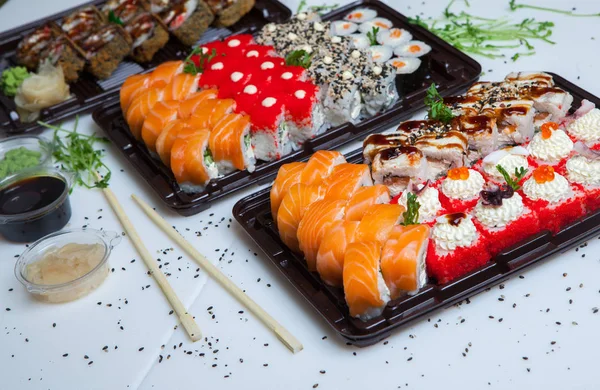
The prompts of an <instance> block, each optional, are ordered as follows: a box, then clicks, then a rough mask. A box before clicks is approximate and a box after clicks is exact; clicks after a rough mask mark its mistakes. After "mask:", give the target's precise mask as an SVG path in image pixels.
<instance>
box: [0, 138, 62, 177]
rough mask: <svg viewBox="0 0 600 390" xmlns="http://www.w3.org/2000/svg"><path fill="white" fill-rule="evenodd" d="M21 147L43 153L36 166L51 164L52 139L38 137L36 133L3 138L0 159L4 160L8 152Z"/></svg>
mask: <svg viewBox="0 0 600 390" xmlns="http://www.w3.org/2000/svg"><path fill="white" fill-rule="evenodd" d="M20 147H24V148H26V149H29V150H33V151H35V152H40V153H41V156H40V163H39V164H38V165H36V167H39V166H45V165H50V164H51V163H52V147H51V144H50V141H48V140H47V139H46V138H44V137H38V136H35V135H23V136H17V137H10V138H6V139H3V140H1V141H0V161H1V160H4V156H5V155H6V153H7V152H10V151H11V150H13V149H17V148H20ZM30 168H34V167H30ZM15 173H17V172H15Z"/></svg>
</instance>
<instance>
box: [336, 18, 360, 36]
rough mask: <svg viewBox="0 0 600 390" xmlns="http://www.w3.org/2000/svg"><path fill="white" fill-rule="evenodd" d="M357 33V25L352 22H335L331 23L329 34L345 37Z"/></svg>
mask: <svg viewBox="0 0 600 390" xmlns="http://www.w3.org/2000/svg"><path fill="white" fill-rule="evenodd" d="M356 31H358V25H357V24H356V23H353V22H348V21H344V20H336V21H335V22H332V23H331V34H332V35H339V36H346V35H350V34H354V33H355V32H356Z"/></svg>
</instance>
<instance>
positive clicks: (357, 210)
mask: <svg viewBox="0 0 600 390" xmlns="http://www.w3.org/2000/svg"><path fill="white" fill-rule="evenodd" d="M386 203H390V191H389V190H388V188H387V187H386V186H384V185H381V184H378V185H372V186H366V187H361V188H359V189H358V190H356V192H354V194H353V195H352V197H350V199H349V200H348V204H347V205H346V216H345V219H346V221H360V220H361V219H363V217H364V216H365V214H366V213H367V211H368V210H369V209H370V208H371V206H373V205H375V204H386Z"/></svg>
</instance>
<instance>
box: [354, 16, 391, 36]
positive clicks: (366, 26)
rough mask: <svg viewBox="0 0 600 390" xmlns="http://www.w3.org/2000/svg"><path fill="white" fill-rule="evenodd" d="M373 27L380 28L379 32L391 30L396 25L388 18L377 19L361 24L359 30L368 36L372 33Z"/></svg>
mask: <svg viewBox="0 0 600 390" xmlns="http://www.w3.org/2000/svg"><path fill="white" fill-rule="evenodd" d="M373 27H378V28H379V31H381V30H389V29H390V28H392V27H394V24H393V23H392V21H391V20H389V19H386V18H375V19H372V20H369V21H368V22H364V23H361V25H360V26H359V27H358V30H359V31H360V32H361V33H363V34H366V33H368V32H371V31H372V30H373Z"/></svg>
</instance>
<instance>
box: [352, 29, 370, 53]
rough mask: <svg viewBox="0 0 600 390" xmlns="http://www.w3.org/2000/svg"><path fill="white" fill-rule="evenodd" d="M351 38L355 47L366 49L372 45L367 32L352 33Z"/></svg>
mask: <svg viewBox="0 0 600 390" xmlns="http://www.w3.org/2000/svg"><path fill="white" fill-rule="evenodd" d="M350 38H352V46H353V47H354V48H355V49H359V50H364V49H367V48H368V47H369V46H371V42H369V38H367V36H366V34H361V33H356V34H352V35H350Z"/></svg>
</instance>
